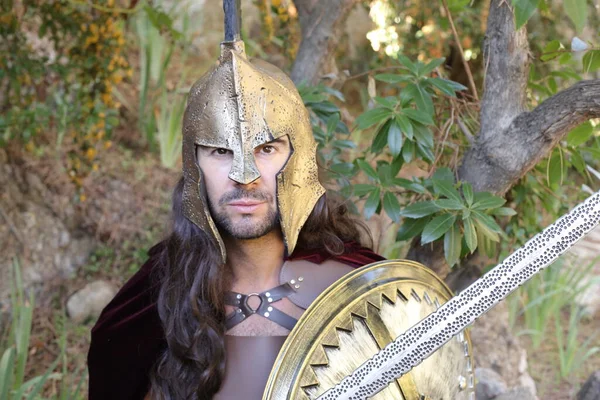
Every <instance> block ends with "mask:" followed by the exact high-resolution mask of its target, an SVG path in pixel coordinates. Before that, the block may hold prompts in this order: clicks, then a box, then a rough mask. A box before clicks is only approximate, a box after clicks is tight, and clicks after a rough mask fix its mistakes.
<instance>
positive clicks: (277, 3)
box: [271, 0, 281, 7]
mask: <svg viewBox="0 0 600 400" xmlns="http://www.w3.org/2000/svg"><path fill="white" fill-rule="evenodd" d="M271 5H272V6H273V7H279V6H280V5H281V0H271Z"/></svg>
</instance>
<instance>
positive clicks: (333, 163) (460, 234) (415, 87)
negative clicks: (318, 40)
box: [300, 56, 514, 265]
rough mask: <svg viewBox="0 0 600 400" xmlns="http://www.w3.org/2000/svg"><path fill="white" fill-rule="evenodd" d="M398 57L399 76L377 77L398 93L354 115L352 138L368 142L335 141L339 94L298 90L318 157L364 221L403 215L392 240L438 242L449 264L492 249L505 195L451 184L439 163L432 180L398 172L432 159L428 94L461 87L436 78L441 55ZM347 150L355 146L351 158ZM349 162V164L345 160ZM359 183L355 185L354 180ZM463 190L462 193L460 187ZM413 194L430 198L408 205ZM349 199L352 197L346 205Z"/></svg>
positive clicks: (342, 131)
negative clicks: (308, 115) (357, 206)
mask: <svg viewBox="0 0 600 400" xmlns="http://www.w3.org/2000/svg"><path fill="white" fill-rule="evenodd" d="M398 62H399V67H400V68H401V69H402V70H403V73H400V74H391V73H386V74H377V75H375V79H376V80H378V81H379V82H383V83H384V84H386V89H387V90H388V91H389V90H390V89H392V90H395V91H397V92H398V93H399V95H396V96H386V97H374V98H373V99H372V101H373V107H372V108H370V109H368V110H366V111H365V112H364V113H362V114H360V115H359V116H358V117H357V118H356V120H355V121H354V126H355V132H354V135H360V136H361V137H364V136H366V135H369V134H370V135H371V136H370V137H371V140H370V143H367V145H366V146H361V148H358V149H355V146H352V145H350V143H352V142H348V141H347V140H343V139H341V138H340V135H348V134H349V133H350V132H349V130H348V129H347V127H346V125H345V124H343V122H341V120H340V113H339V109H338V107H337V106H336V105H335V103H334V102H332V101H330V98H331V97H332V96H334V97H336V98H337V100H338V101H343V100H344V99H343V97H342V96H341V94H340V93H338V92H336V91H334V90H332V89H327V88H325V87H322V86H321V87H317V88H308V87H301V88H300V94H301V96H302V98H303V100H304V102H305V104H306V106H307V107H308V109H309V110H310V111H311V117H312V124H313V131H314V134H315V138H316V140H317V142H318V143H319V154H320V155H321V158H322V159H323V160H324V164H325V165H326V167H327V168H328V169H329V170H330V171H331V172H333V173H334V178H335V180H336V181H337V184H338V185H339V186H340V187H341V193H342V194H344V195H345V196H347V197H349V198H352V197H355V198H357V199H363V200H364V207H363V210H362V213H363V215H364V217H365V218H366V219H369V218H371V217H372V216H373V215H375V214H382V213H385V214H387V216H388V217H389V218H390V219H391V220H392V221H393V222H395V223H399V222H400V221H401V219H402V218H403V219H404V223H403V225H402V227H401V228H400V229H399V231H398V234H397V237H396V240H397V241H398V242H400V241H407V240H410V239H412V238H413V237H415V236H417V235H420V239H421V243H422V244H426V243H430V242H433V241H436V240H443V242H444V249H445V256H446V260H447V261H448V263H449V264H450V265H455V264H457V263H458V261H459V259H460V257H461V256H465V255H467V254H469V253H472V252H474V251H475V250H476V249H477V248H478V246H479V245H480V244H481V245H486V247H485V249H486V250H487V251H488V252H490V253H491V252H493V251H495V246H493V245H492V243H494V242H498V241H499V239H500V235H501V234H502V232H503V231H502V229H501V228H500V227H499V225H498V224H497V223H496V222H495V220H494V218H493V217H494V216H500V217H502V216H510V215H513V214H514V212H513V211H512V210H511V209H510V208H505V207H502V205H503V204H504V202H505V200H504V199H501V198H499V197H496V196H493V195H491V194H490V193H473V190H472V188H471V185H469V184H462V185H461V184H460V183H456V182H455V178H454V174H453V173H452V172H451V171H450V170H449V169H448V168H438V169H437V171H436V173H435V174H434V175H433V177H432V178H430V179H413V180H408V179H404V178H401V177H399V176H398V175H399V173H400V170H401V169H402V166H403V165H404V164H406V163H410V162H417V161H418V162H425V163H432V162H433V161H434V158H435V157H434V153H433V151H434V133H433V132H432V127H433V125H434V124H435V121H434V118H435V114H434V110H435V107H434V99H439V101H444V100H445V99H448V98H455V97H456V92H457V91H461V90H465V89H466V88H465V87H464V86H462V85H460V84H457V83H455V82H452V81H449V80H447V79H443V78H441V77H440V76H439V75H438V76H434V77H431V76H430V75H431V74H432V73H434V71H436V69H437V68H438V67H439V66H440V65H441V64H442V63H443V59H436V60H432V61H430V62H429V63H427V64H425V63H421V62H419V61H417V62H413V61H411V60H410V59H408V58H407V57H404V56H399V57H398ZM367 137H368V136H367ZM346 143H348V145H346ZM348 150H351V151H353V153H352V156H351V157H350V156H349V155H348V154H347V151H348ZM349 159H353V160H354V161H353V162H348V161H346V160H349ZM357 181H358V182H361V183H354V182H357ZM461 188H462V190H463V191H464V193H465V194H464V197H463V195H461V194H460V192H459V189H461ZM414 195H418V196H419V197H420V198H423V197H426V198H428V199H427V200H422V201H417V202H412V204H411V200H410V197H412V196H414ZM355 203H356V200H355V199H353V200H352V201H350V202H348V204H355ZM355 211H357V210H355Z"/></svg>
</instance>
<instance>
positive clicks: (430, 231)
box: [421, 214, 456, 245]
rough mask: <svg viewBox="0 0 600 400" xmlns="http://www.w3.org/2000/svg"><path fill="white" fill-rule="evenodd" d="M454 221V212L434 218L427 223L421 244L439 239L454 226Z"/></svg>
mask: <svg viewBox="0 0 600 400" xmlns="http://www.w3.org/2000/svg"><path fill="white" fill-rule="evenodd" d="M454 221H456V215H453V214H443V215H439V216H437V217H435V218H433V219H432V220H431V221H429V223H428V224H427V225H425V228H423V233H422V234H421V244H422V245H423V244H427V243H430V242H433V241H434V240H436V239H439V238H440V237H441V236H442V235H443V234H444V233H446V232H447V231H448V229H450V228H451V227H452V225H454Z"/></svg>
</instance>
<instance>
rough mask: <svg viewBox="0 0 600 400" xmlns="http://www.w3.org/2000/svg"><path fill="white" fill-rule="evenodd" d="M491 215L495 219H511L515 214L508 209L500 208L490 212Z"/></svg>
mask: <svg viewBox="0 0 600 400" xmlns="http://www.w3.org/2000/svg"><path fill="white" fill-rule="evenodd" d="M492 215H495V216H497V217H512V216H513V215H517V212H516V211H515V210H513V209H512V208H509V207H500V208H497V209H495V210H493V211H492Z"/></svg>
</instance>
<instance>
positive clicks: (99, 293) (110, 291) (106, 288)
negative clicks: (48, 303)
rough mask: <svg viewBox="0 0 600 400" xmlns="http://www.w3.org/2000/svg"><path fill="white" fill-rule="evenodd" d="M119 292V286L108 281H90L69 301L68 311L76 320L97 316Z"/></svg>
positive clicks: (81, 320) (78, 321)
mask: <svg viewBox="0 0 600 400" xmlns="http://www.w3.org/2000/svg"><path fill="white" fill-rule="evenodd" d="M116 294H117V288H116V287H115V286H114V285H112V284H110V283H108V282H106V281H94V282H92V283H88V284H87V285H86V286H85V287H84V288H83V289H81V290H79V291H77V292H76V293H75V294H73V295H72V296H71V297H70V298H69V300H68V301H67V313H68V314H69V318H71V319H72V320H73V321H74V322H77V323H80V322H84V321H85V320H87V319H89V318H97V317H98V316H99V315H100V313H101V312H102V309H104V307H106V305H107V304H108V303H109V302H110V301H111V300H112V298H113V297H115V295H116Z"/></svg>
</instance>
